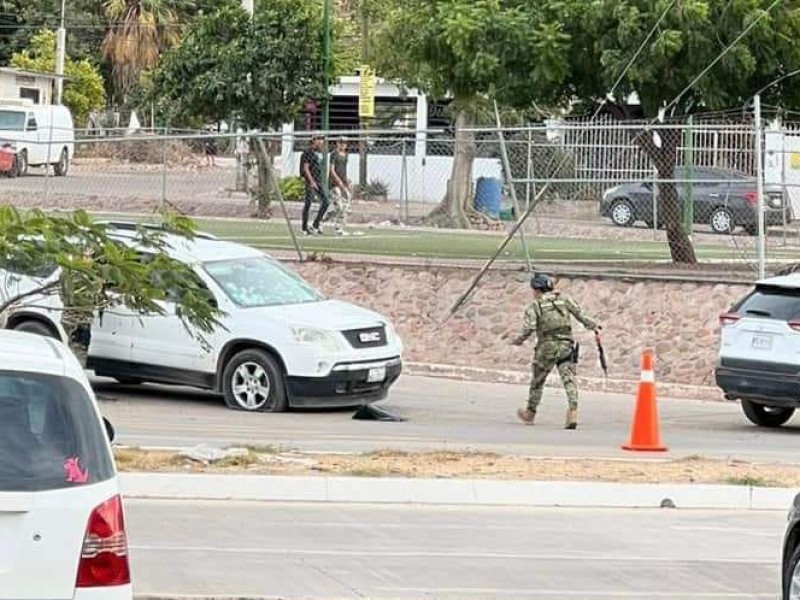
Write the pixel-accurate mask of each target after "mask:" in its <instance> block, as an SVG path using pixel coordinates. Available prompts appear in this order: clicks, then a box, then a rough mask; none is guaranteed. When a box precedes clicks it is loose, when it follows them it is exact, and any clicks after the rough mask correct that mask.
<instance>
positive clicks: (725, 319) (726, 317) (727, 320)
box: [719, 312, 742, 327]
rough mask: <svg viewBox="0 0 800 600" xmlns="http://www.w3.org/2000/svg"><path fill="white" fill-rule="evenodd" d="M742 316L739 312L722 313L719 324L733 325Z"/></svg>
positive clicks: (723, 325) (721, 325) (722, 325)
mask: <svg viewBox="0 0 800 600" xmlns="http://www.w3.org/2000/svg"><path fill="white" fill-rule="evenodd" d="M741 318H742V316H741V315H739V314H737V313H730V312H729V313H722V314H721V315H720V316H719V325H720V327H725V326H726V325H733V324H734V323H736V321H738V320H739V319H741Z"/></svg>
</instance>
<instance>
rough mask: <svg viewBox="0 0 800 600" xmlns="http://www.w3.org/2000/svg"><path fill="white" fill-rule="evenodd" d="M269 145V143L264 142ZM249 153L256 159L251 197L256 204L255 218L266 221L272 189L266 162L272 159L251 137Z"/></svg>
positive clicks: (268, 214)
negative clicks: (255, 182) (256, 176)
mask: <svg viewBox="0 0 800 600" xmlns="http://www.w3.org/2000/svg"><path fill="white" fill-rule="evenodd" d="M266 144H269V141H267V142H266ZM250 152H251V154H254V155H255V157H256V166H257V169H256V170H257V175H258V182H257V184H256V189H255V192H254V193H253V197H254V199H255V203H256V217H258V218H259V219H268V218H269V216H270V213H271V211H270V202H271V200H272V193H271V192H272V189H271V186H270V177H269V166H268V165H267V161H271V160H272V157H271V156H269V155H266V154H265V153H264V152H263V151H262V150H261V148H260V147H259V144H258V140H257V139H256V138H255V137H253V138H251V139H250Z"/></svg>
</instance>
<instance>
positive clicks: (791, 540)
mask: <svg viewBox="0 0 800 600" xmlns="http://www.w3.org/2000/svg"><path fill="white" fill-rule="evenodd" d="M781 598H783V600H800V494H798V495H797V496H795V497H794V502H792V507H791V508H790V509H789V524H788V525H787V526H786V534H785V535H784V536H783V560H782V561H781Z"/></svg>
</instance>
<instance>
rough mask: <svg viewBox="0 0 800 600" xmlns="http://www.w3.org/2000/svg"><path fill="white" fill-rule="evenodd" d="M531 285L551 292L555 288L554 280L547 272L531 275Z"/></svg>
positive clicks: (536, 288)
mask: <svg viewBox="0 0 800 600" xmlns="http://www.w3.org/2000/svg"><path fill="white" fill-rule="evenodd" d="M531 287H532V288H533V289H535V290H542V291H545V292H549V291H550V290H552V289H553V280H552V279H550V277H549V276H548V275H546V274H545V273H536V274H535V275H534V276H533V277H531Z"/></svg>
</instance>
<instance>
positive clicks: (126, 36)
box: [102, 0, 193, 102]
mask: <svg viewBox="0 0 800 600" xmlns="http://www.w3.org/2000/svg"><path fill="white" fill-rule="evenodd" d="M190 4H193V3H192V2H191V1H190V0H105V2H104V3H103V12H104V14H105V16H106V19H108V22H109V24H108V31H107V32H106V36H105V39H104V40H103V48H102V50H103V56H105V58H106V60H108V62H109V63H110V64H111V72H112V77H113V81H114V90H115V93H116V97H117V100H119V101H123V102H124V100H125V99H126V97H127V95H128V93H129V92H130V91H131V90H132V89H133V87H134V86H135V85H136V83H137V81H138V77H139V74H140V73H141V72H142V71H146V70H149V69H152V68H154V67H155V66H156V65H157V64H158V62H159V59H160V58H161V53H162V52H164V50H166V49H167V48H170V47H172V46H174V45H175V44H177V43H178V41H180V37H181V30H182V23H180V15H186V14H187V10H186V9H187V8H188V7H187V5H190Z"/></svg>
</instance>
